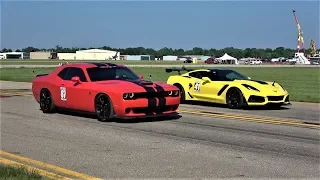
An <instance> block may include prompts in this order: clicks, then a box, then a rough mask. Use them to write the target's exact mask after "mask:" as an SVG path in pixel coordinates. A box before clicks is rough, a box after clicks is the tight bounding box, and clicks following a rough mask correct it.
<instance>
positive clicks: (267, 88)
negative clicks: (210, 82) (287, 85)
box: [234, 80, 286, 95]
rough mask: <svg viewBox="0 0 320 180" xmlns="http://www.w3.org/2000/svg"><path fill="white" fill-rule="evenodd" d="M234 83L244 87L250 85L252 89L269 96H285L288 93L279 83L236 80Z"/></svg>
mask: <svg viewBox="0 0 320 180" xmlns="http://www.w3.org/2000/svg"><path fill="white" fill-rule="evenodd" d="M234 82H237V83H239V84H242V85H245V86H247V85H249V88H250V86H251V87H254V88H256V89H258V90H259V91H260V93H263V94H268V95H278V94H284V93H286V90H284V89H283V88H282V87H281V85H280V84H279V83H277V82H270V81H260V80H235V81H234Z"/></svg>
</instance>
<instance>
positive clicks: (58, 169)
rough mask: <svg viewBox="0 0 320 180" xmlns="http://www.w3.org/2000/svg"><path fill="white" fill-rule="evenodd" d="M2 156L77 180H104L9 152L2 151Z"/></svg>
mask: <svg viewBox="0 0 320 180" xmlns="http://www.w3.org/2000/svg"><path fill="white" fill-rule="evenodd" d="M0 155H3V156H7V157H10V158H13V159H17V160H19V161H22V162H25V163H29V164H34V165H37V166H40V167H42V168H47V169H50V170H53V171H56V172H59V173H63V174H66V175H69V176H74V177H77V178H80V179H85V180H102V179H100V178H96V177H93V176H89V175H87V174H83V173H79V172H75V171H72V170H69V169H65V168H62V167H59V166H55V165H51V164H47V163H44V162H41V161H37V160H34V159H30V158H27V157H22V156H18V155H15V154H11V153H8V152H5V151H2V150H0Z"/></svg>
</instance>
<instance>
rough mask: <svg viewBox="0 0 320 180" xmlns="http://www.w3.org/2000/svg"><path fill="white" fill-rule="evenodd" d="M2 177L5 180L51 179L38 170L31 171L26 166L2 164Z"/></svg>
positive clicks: (0, 165) (0, 173) (0, 174)
mask: <svg viewBox="0 0 320 180" xmlns="http://www.w3.org/2000/svg"><path fill="white" fill-rule="evenodd" d="M0 179H3V180H49V178H46V177H42V176H41V175H39V174H38V173H37V172H29V171H27V170H26V169H25V168H22V167H20V168H16V167H11V166H5V165H2V164H0Z"/></svg>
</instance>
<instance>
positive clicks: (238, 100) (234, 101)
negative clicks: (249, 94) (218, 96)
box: [226, 88, 246, 109]
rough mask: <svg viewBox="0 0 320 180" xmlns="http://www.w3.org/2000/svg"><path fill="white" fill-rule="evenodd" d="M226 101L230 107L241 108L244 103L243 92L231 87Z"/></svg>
mask: <svg viewBox="0 0 320 180" xmlns="http://www.w3.org/2000/svg"><path fill="white" fill-rule="evenodd" d="M226 101H227V105H228V107H229V108H230V109H241V108H244V107H245V105H246V102H245V99H244V97H243V94H242V92H241V91H240V89H238V88H232V89H230V90H229V91H228V93H227V96H226Z"/></svg>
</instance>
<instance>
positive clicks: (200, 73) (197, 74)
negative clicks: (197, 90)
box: [189, 71, 207, 79]
mask: <svg viewBox="0 0 320 180" xmlns="http://www.w3.org/2000/svg"><path fill="white" fill-rule="evenodd" d="M189 76H191V77H194V78H198V79H202V77H207V72H206V71H197V72H192V73H189Z"/></svg>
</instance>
